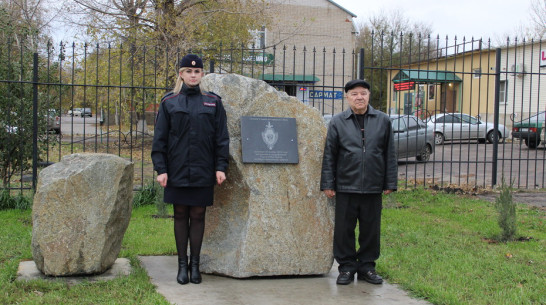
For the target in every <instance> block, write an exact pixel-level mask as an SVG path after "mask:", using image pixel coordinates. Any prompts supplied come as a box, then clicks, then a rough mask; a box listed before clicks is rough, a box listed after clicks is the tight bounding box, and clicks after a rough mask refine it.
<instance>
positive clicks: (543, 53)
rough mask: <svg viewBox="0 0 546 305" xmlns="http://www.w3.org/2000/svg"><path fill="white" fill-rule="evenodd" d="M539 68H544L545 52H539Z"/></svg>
mask: <svg viewBox="0 0 546 305" xmlns="http://www.w3.org/2000/svg"><path fill="white" fill-rule="evenodd" d="M540 66H541V67H546V50H542V51H540Z"/></svg>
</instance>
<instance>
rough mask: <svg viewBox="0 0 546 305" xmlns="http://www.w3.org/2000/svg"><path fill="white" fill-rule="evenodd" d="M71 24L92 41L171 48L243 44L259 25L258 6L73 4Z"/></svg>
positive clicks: (198, 1)
mask: <svg viewBox="0 0 546 305" xmlns="http://www.w3.org/2000/svg"><path fill="white" fill-rule="evenodd" d="M71 3H72V4H71V5H70V12H71V17H72V18H71V19H70V22H71V23H72V24H75V25H78V26H81V27H82V28H84V29H85V30H86V34H88V35H90V36H91V37H93V38H94V39H101V40H102V39H106V40H118V39H121V40H122V41H131V42H132V43H136V42H137V41H138V42H139V43H141V44H142V43H154V44H162V45H173V46H174V45H176V46H178V47H181V48H182V49H186V48H189V47H192V46H196V45H198V44H201V45H203V44H206V43H211V42H212V43H214V42H218V41H222V40H224V41H237V42H243V41H244V42H246V41H248V40H249V39H250V38H251V37H250V33H249V30H250V29H257V28H259V27H261V26H262V25H263V22H264V20H259V18H260V16H263V11H264V10H265V7H266V6H265V4H264V1H263V0H218V1H212V0H73V1H72V2H71Z"/></svg>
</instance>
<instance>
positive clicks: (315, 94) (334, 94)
mask: <svg viewBox="0 0 546 305" xmlns="http://www.w3.org/2000/svg"><path fill="white" fill-rule="evenodd" d="M309 98H314V99H325V100H340V99H342V98H343V92H342V91H321V90H309Z"/></svg>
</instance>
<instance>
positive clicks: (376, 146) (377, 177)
mask: <svg viewBox="0 0 546 305" xmlns="http://www.w3.org/2000/svg"><path fill="white" fill-rule="evenodd" d="M397 177H398V164H397V159H396V150H395V146H394V137H393V132H392V125H391V121H390V118H389V116H388V115H386V114H385V113H383V112H381V111H378V110H375V109H374V108H373V107H372V106H368V111H367V112H366V114H365V116H364V141H363V140H362V132H361V130H360V126H359V125H358V122H357V120H356V117H355V115H354V113H353V111H352V110H351V109H348V110H345V111H344V112H342V113H339V114H337V115H335V116H334V117H333V118H332V120H331V121H330V124H329V126H328V135H327V136H326V144H325V147H324V155H323V159H322V175H321V181H320V189H321V190H335V191H337V192H345V193H359V194H373V193H382V192H383V191H384V190H396V189H397Z"/></svg>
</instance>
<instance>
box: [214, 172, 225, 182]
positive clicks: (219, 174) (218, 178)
mask: <svg viewBox="0 0 546 305" xmlns="http://www.w3.org/2000/svg"><path fill="white" fill-rule="evenodd" d="M224 181H226V173H224V172H221V171H217V172H216V182H218V185H220V184H222V182H224Z"/></svg>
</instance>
